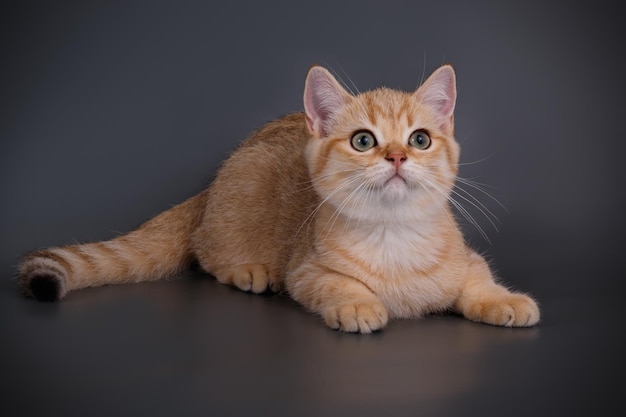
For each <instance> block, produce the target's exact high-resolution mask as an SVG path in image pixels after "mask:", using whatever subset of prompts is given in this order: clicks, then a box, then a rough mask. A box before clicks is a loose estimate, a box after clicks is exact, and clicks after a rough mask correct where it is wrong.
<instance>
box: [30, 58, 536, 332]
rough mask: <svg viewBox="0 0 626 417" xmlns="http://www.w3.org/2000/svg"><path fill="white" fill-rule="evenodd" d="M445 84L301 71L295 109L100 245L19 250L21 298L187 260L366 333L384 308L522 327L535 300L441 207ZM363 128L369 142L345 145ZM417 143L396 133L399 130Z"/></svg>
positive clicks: (446, 77)
mask: <svg viewBox="0 0 626 417" xmlns="http://www.w3.org/2000/svg"><path fill="white" fill-rule="evenodd" d="M455 100H456V82H455V76H454V71H453V69H452V67H450V66H443V67H441V68H440V69H438V70H437V71H435V73H434V74H433V75H432V76H431V77H430V78H429V79H428V80H427V81H426V82H425V83H424V84H423V85H422V86H421V87H420V88H419V89H418V90H417V91H416V92H414V93H404V92H399V91H393V90H389V89H378V90H375V91H370V92H366V93H363V94H359V95H358V96H352V95H350V94H349V93H348V92H347V91H345V90H344V89H343V88H342V87H341V86H340V84H339V83H338V82H337V81H336V80H335V79H334V77H332V75H331V74H330V73H328V71H326V70H325V69H323V68H321V67H313V68H312V69H311V70H310V71H309V74H308V77H307V81H306V83H305V92H304V106H305V113H298V114H293V115H289V116H285V117H283V118H281V119H278V120H275V121H273V122H270V123H268V124H267V125H265V126H264V127H262V128H261V129H260V130H259V131H257V132H255V133H253V134H252V135H251V136H250V137H249V138H248V139H247V140H246V141H244V142H243V143H242V145H241V146H240V147H239V148H238V149H237V150H236V151H235V152H234V153H233V155H232V156H231V157H230V158H228V160H226V161H225V162H224V164H223V166H222V167H221V169H220V170H219V172H218V175H217V177H216V179H215V181H214V182H213V184H211V186H210V187H209V188H208V189H207V190H205V191H203V192H202V193H201V194H199V195H197V196H195V197H192V198H190V199H189V200H187V201H186V202H184V203H182V204H180V205H178V206H176V207H174V208H172V209H171V210H168V211H166V212H164V213H162V214H160V215H159V216H157V217H155V218H154V219H152V220H150V221H148V222H146V223H145V224H144V225H142V226H141V227H139V228H138V229H137V230H135V231H132V232H130V233H129V234H127V235H124V236H120V237H118V238H116V239H113V240H111V241H108V242H96V243H90V244H86V245H72V246H65V247H62V248H50V249H47V250H42V251H37V252H33V253H31V254H29V255H27V256H26V257H25V258H24V259H23V261H22V263H21V264H20V275H19V283H20V287H21V288H22V290H23V291H24V293H25V294H27V295H29V296H34V297H35V298H39V299H59V298H62V297H63V296H65V294H66V292H67V291H71V290H76V289H79V288H84V287H88V286H95V285H103V284H114V283H123V282H139V281H148V280H154V279H161V278H163V277H166V276H171V275H174V274H176V273H177V272H178V271H180V270H182V269H183V268H185V267H186V266H187V265H188V264H189V263H190V262H191V261H192V260H194V259H195V260H197V261H198V262H199V263H200V265H201V267H202V268H204V269H205V270H206V271H207V272H209V273H211V274H213V275H214V276H215V277H216V278H217V280H218V281H220V282H222V283H225V284H229V285H234V286H236V287H238V288H240V289H242V290H245V291H252V292H256V293H260V292H263V291H266V290H272V291H280V290H286V291H287V293H288V294H289V295H290V296H291V297H293V298H294V299H295V300H297V301H298V302H299V303H301V304H302V305H303V306H304V307H305V308H306V309H308V310H310V311H312V312H314V313H317V314H319V315H320V316H321V317H322V318H323V319H324V321H325V322H326V324H327V325H328V326H330V327H331V328H335V329H339V330H343V331H349V332H361V333H369V332H372V331H375V330H378V329H381V328H382V327H384V326H385V325H386V323H387V322H388V320H389V319H393V318H415V317H420V316H423V315H424V314H428V313H431V312H440V311H445V310H453V311H457V312H459V313H460V314H463V315H464V316H466V317H467V318H469V319H471V320H475V321H480V322H485V323H489V324H493V325H501V326H532V325H534V324H536V323H537V322H538V321H539V309H538V307H537V304H536V303H535V302H534V301H533V300H532V299H531V298H530V297H529V296H527V295H523V294H517V293H512V292H510V291H509V290H507V289H505V288H504V287H502V286H500V285H498V284H497V283H496V280H495V279H494V277H493V276H492V273H491V271H490V270H489V267H488V265H487V264H486V263H485V261H484V260H483V259H482V257H480V256H479V255H478V254H476V253H475V252H474V251H472V250H471V249H470V248H468V247H467V246H466V245H465V243H464V240H463V237H462V235H461V233H460V231H459V228H458V226H457V224H456V222H455V220H454V217H453V215H452V212H451V210H450V207H449V201H448V199H449V195H450V193H451V190H452V187H453V184H454V181H455V177H456V174H457V170H458V159H459V146H458V144H457V143H456V141H455V139H454V126H453V110H454V106H455ZM363 129H366V130H368V131H369V132H371V134H372V135H373V136H374V137H375V139H376V146H374V147H372V148H370V149H368V150H366V151H364V152H361V151H358V150H356V149H355V148H353V147H352V145H351V138H352V136H353V135H354V133H355V132H357V131H360V130H363ZM416 130H423V131H424V132H427V134H428V135H429V136H430V138H431V144H430V146H429V147H428V148H426V149H417V148H414V147H412V146H411V145H410V144H409V141H408V138H409V137H410V135H411V134H412V132H414V131H416Z"/></svg>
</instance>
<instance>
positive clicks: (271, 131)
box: [194, 113, 317, 271]
mask: <svg viewBox="0 0 626 417" xmlns="http://www.w3.org/2000/svg"><path fill="white" fill-rule="evenodd" d="M309 139H310V134H309V132H308V130H307V127H306V122H305V116H304V113H294V114H290V115H287V116H284V117H281V118H279V119H276V120H274V121H271V122H269V123H267V124H265V125H264V126H262V127H261V128H260V129H258V130H257V131H255V132H253V133H252V134H251V135H250V136H249V137H248V138H247V139H246V140H244V141H243V142H242V143H241V145H240V146H239V147H238V148H237V149H236V150H235V151H234V152H233V154H232V155H231V156H230V157H229V158H228V159H227V160H226V161H225V162H224V164H223V165H222V167H221V168H220V169H219V171H218V173H217V175H216V177H215V180H214V181H213V183H212V184H211V186H210V187H209V188H208V190H207V191H206V196H205V197H206V200H205V201H206V204H205V210H204V215H203V220H202V222H201V224H200V226H199V227H198V229H197V230H196V233H195V236H194V240H195V245H196V252H198V253H201V254H204V257H205V258H206V259H209V260H210V261H207V263H216V262H217V263H231V264H239V263H269V264H271V269H274V270H282V269H283V268H284V265H285V263H286V262H287V259H288V258H289V253H290V252H291V249H290V246H291V245H292V244H293V241H294V238H295V234H296V232H297V230H298V229H299V227H300V226H301V224H302V223H303V222H304V220H305V219H306V217H307V216H308V215H309V214H310V212H311V207H314V206H315V204H316V199H317V197H316V194H315V192H314V191H313V189H312V187H311V183H310V180H309V171H308V167H307V163H306V158H305V149H306V144H307V141H308V140H309ZM233 254H241V255H242V258H241V259H238V258H237V256H235V255H233ZM244 255H245V256H244ZM233 257H234V258H233ZM235 258H237V259H235ZM205 269H207V268H205ZM207 270H209V271H210V269H207Z"/></svg>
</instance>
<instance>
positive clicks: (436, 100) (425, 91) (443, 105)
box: [414, 65, 456, 133]
mask: <svg viewBox="0 0 626 417" xmlns="http://www.w3.org/2000/svg"><path fill="white" fill-rule="evenodd" d="M414 95H415V97H416V98H417V100H418V101H420V102H421V103H424V104H425V105H427V106H428V107H430V108H431V109H433V110H434V113H435V116H436V117H437V118H438V119H439V121H440V123H441V128H442V130H443V131H444V132H450V133H451V132H452V131H453V130H454V106H455V104H456V75H455V74H454V68H452V65H444V66H442V67H440V68H439V69H437V70H436V71H435V72H433V73H432V75H431V76H430V77H428V79H427V80H426V81H425V82H424V84H422V85H421V86H420V87H419V88H418V89H417V91H415V93H414Z"/></svg>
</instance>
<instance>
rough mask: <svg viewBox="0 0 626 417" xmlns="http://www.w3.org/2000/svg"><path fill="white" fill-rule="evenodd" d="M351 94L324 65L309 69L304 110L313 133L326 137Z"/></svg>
mask: <svg viewBox="0 0 626 417" xmlns="http://www.w3.org/2000/svg"><path fill="white" fill-rule="evenodd" d="M347 97H349V94H348V93H347V92H346V91H345V90H344V89H343V87H341V85H339V83H338V82H337V81H336V80H335V78H334V77H333V76H332V75H331V74H330V73H329V72H328V71H327V70H325V69H324V68H322V67H313V68H311V69H310V70H309V73H308V75H307V78H306V83H305V87H304V110H305V112H306V120H307V125H308V127H309V130H310V131H311V133H313V134H316V135H317V136H319V137H326V136H328V133H329V128H330V127H331V125H332V123H333V121H334V119H335V117H336V115H337V113H338V112H339V110H340V109H341V107H343V106H344V105H345V102H346V99H347Z"/></svg>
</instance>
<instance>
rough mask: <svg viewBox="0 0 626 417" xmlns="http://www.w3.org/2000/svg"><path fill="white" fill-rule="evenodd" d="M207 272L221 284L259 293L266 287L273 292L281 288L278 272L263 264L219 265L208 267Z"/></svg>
mask: <svg viewBox="0 0 626 417" xmlns="http://www.w3.org/2000/svg"><path fill="white" fill-rule="evenodd" d="M209 272H210V273H211V274H212V275H213V276H215V278H216V279H217V280H218V281H219V282H221V283H222V284H227V285H233V286H235V287H237V288H239V289H240V290H242V291H251V292H253V293H255V294H260V293H263V292H265V291H267V290H268V289H269V290H271V291H273V292H279V291H280V289H281V281H280V279H279V276H278V274H277V273H276V272H275V271H272V270H271V269H270V268H268V266H267V265H263V264H257V263H247V264H238V265H219V266H215V267H212V268H210V270H209Z"/></svg>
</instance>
